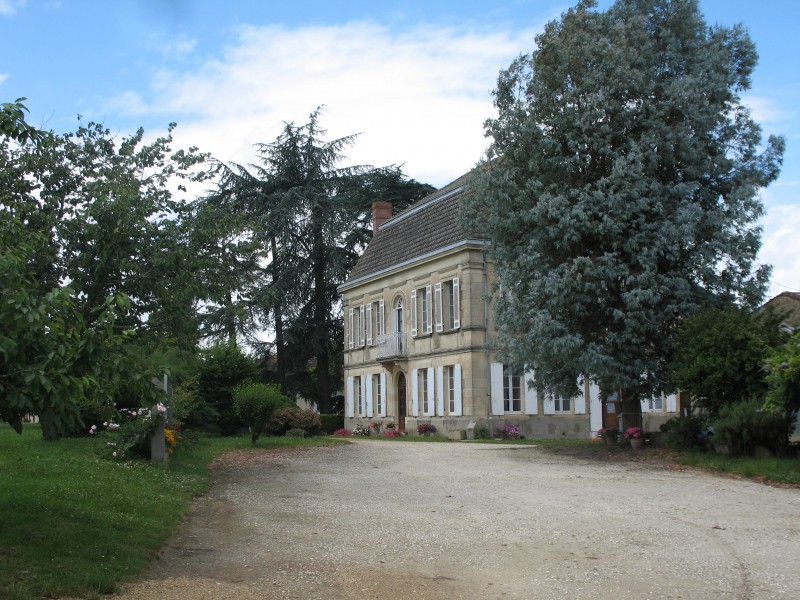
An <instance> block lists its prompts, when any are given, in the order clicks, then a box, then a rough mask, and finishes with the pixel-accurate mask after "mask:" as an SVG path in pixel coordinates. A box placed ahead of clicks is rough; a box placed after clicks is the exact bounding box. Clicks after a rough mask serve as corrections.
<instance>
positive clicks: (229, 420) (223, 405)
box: [198, 344, 259, 435]
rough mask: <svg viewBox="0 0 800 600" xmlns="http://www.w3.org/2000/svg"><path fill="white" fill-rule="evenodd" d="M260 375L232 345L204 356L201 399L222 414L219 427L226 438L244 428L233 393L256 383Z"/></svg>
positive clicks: (223, 346) (218, 348) (249, 361)
mask: <svg viewBox="0 0 800 600" xmlns="http://www.w3.org/2000/svg"><path fill="white" fill-rule="evenodd" d="M258 375H259V371H258V366H257V365H256V362H255V361H254V360H253V359H252V358H250V357H249V356H247V355H245V354H244V353H243V352H242V351H241V349H239V348H238V347H237V346H234V345H233V344H220V345H218V346H214V347H213V348H209V349H208V350H205V351H204V352H203V353H202V356H201V359H200V367H199V375H198V395H199V398H200V400H201V401H203V402H205V403H207V404H208V405H209V406H210V407H212V408H213V409H214V410H216V411H217V413H218V414H219V418H218V419H217V423H216V426H217V427H218V428H219V431H220V433H222V434H223V435H233V434H236V433H238V432H239V430H240V429H241V428H242V426H243V425H245V423H243V422H242V420H241V418H239V417H238V416H237V413H236V410H235V409H234V407H233V392H234V390H235V389H237V388H238V387H241V386H242V385H245V384H248V383H251V382H254V381H256V380H257V379H258Z"/></svg>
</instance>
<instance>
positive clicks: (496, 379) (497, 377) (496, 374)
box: [489, 363, 503, 415]
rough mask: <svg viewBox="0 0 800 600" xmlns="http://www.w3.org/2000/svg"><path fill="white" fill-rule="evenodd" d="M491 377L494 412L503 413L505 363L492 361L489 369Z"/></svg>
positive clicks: (496, 413)
mask: <svg viewBox="0 0 800 600" xmlns="http://www.w3.org/2000/svg"><path fill="white" fill-rule="evenodd" d="M489 376H490V379H491V388H490V391H491V396H492V414H493V415H502V414H503V365H502V364H501V363H492V366H491V368H490V371H489Z"/></svg>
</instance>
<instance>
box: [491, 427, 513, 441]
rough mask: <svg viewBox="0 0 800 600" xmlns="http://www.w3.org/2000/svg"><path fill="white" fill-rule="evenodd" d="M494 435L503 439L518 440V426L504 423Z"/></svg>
mask: <svg viewBox="0 0 800 600" xmlns="http://www.w3.org/2000/svg"><path fill="white" fill-rule="evenodd" d="M495 435H496V436H497V437H500V438H503V439H504V440H518V439H519V427H517V426H516V425H511V424H508V425H504V426H503V427H501V428H500V429H498V430H497V431H496V432H495Z"/></svg>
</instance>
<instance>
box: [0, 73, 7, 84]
mask: <svg viewBox="0 0 800 600" xmlns="http://www.w3.org/2000/svg"><path fill="white" fill-rule="evenodd" d="M6 79H8V73H0V85H2V84H3V82H4V81H5V80H6Z"/></svg>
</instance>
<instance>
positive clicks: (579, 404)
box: [575, 377, 588, 415]
mask: <svg viewBox="0 0 800 600" xmlns="http://www.w3.org/2000/svg"><path fill="white" fill-rule="evenodd" d="M578 387H580V388H581V389H582V390H583V394H581V395H580V396H575V414H576V415H585V414H586V396H587V395H588V390H587V389H586V388H587V387H588V386H587V385H586V381H585V380H584V378H583V377H579V378H578Z"/></svg>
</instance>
